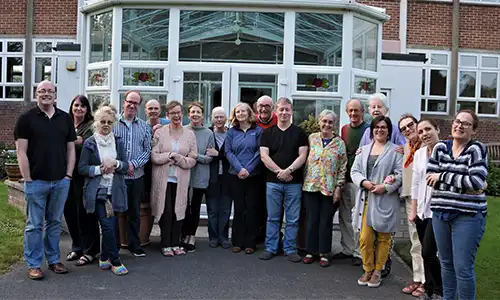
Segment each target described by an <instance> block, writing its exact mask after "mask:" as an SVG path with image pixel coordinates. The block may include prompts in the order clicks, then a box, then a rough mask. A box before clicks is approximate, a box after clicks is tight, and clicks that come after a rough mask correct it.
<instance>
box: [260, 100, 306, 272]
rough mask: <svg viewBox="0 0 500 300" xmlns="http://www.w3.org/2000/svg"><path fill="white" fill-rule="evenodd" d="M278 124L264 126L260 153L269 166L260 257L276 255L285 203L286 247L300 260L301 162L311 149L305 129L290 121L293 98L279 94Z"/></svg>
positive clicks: (293, 258)
mask: <svg viewBox="0 0 500 300" xmlns="http://www.w3.org/2000/svg"><path fill="white" fill-rule="evenodd" d="M276 113H277V115H278V124H277V125H276V126H273V127H271V128H268V129H266V130H264V132H263V133H262V136H261V140H260V156H261V159H262V162H264V164H265V166H266V167H267V169H268V170H267V176H266V198H267V215H268V217H267V228H266V252H264V253H262V255H261V256H260V257H259V258H260V259H263V260H269V259H271V258H273V257H274V256H275V255H276V253H277V251H278V244H279V236H280V234H279V233H280V220H281V211H282V209H283V203H284V206H285V219H286V227H285V238H284V243H283V250H284V252H285V255H286V257H287V259H288V260H289V261H291V262H299V261H300V260H301V258H300V256H299V255H298V254H297V231H298V228H299V216H300V202H301V199H302V182H303V173H304V172H303V169H302V166H303V165H304V162H305V161H306V158H307V151H308V149H309V145H308V140H307V136H306V134H305V132H304V131H303V130H302V129H301V128H300V127H298V126H296V125H293V124H292V123H291V117H292V102H291V101H290V100H289V99H287V98H280V99H279V100H278V102H276Z"/></svg>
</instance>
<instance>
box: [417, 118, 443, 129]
mask: <svg viewBox="0 0 500 300" xmlns="http://www.w3.org/2000/svg"><path fill="white" fill-rule="evenodd" d="M422 122H427V123H429V124H431V125H432V127H434V129H436V130H439V124H438V123H437V121H436V119H431V118H422V119H420V121H418V124H420V123H422Z"/></svg>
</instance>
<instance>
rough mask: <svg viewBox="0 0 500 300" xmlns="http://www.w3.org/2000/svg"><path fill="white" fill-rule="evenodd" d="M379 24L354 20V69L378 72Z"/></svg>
mask: <svg viewBox="0 0 500 300" xmlns="http://www.w3.org/2000/svg"><path fill="white" fill-rule="evenodd" d="M377 47H378V24H375V23H372V22H368V21H365V20H363V19H359V18H354V28H353V47H352V51H353V52H352V60H353V61H352V67H353V68H355V69H363V70H367V71H373V72H376V71H377Z"/></svg>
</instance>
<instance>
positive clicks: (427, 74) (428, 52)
mask: <svg viewBox="0 0 500 300" xmlns="http://www.w3.org/2000/svg"><path fill="white" fill-rule="evenodd" d="M407 52H408V53H420V54H425V57H426V58H427V61H426V62H425V64H424V67H423V70H424V71H425V84H424V94H423V95H421V97H420V99H421V100H424V101H425V107H424V109H423V110H422V107H420V112H421V113H422V114H427V115H448V114H449V112H450V76H451V51H441V50H422V49H407ZM432 54H438V55H439V54H441V55H443V54H444V55H447V61H446V65H442V64H432V60H431V57H432ZM431 70H437V71H447V72H448V74H447V76H446V95H445V96H435V95H430V87H431V81H430V79H431ZM429 100H431V101H432V100H436V101H446V111H444V112H440V111H428V106H429V105H428V101H429Z"/></svg>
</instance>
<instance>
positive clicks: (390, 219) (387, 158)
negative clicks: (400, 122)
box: [351, 141, 403, 232]
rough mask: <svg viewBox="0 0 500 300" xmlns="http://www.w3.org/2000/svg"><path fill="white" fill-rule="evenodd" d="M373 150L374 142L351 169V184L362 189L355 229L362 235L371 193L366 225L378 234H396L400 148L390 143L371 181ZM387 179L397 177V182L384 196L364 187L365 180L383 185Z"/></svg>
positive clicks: (354, 217) (389, 187)
mask: <svg viewBox="0 0 500 300" xmlns="http://www.w3.org/2000/svg"><path fill="white" fill-rule="evenodd" d="M372 147H373V142H372V143H370V144H368V145H366V146H363V147H361V148H360V149H361V152H360V153H359V154H358V155H356V158H355V159H354V164H353V166H352V169H351V178H352V181H353V183H354V184H355V185H357V186H358V187H359V191H358V195H357V198H356V204H355V207H354V216H353V224H352V225H353V227H354V228H355V229H357V230H358V231H361V221H362V217H363V209H364V204H365V195H366V193H368V207H367V211H366V224H367V225H368V226H370V227H372V228H373V229H374V230H375V231H378V232H396V230H397V226H398V215H399V194H398V188H399V187H400V186H401V176H402V175H401V172H402V165H403V155H402V154H400V153H397V152H396V148H397V145H395V144H393V143H392V142H390V141H389V142H387V144H386V146H385V148H384V151H383V152H382V154H380V155H379V157H378V158H377V161H376V162H375V165H374V166H373V170H372V171H371V174H370V178H367V177H366V174H367V165H368V157H369V156H370V152H371V149H372ZM388 175H394V176H395V178H396V180H395V181H394V183H393V184H390V185H388V186H387V192H386V193H385V194H381V195H377V194H374V193H371V192H369V191H367V190H366V189H364V188H363V187H362V186H361V182H362V181H363V180H370V181H373V182H375V183H377V184H380V183H383V182H384V179H385V178H386V177H387V176H388Z"/></svg>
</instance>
